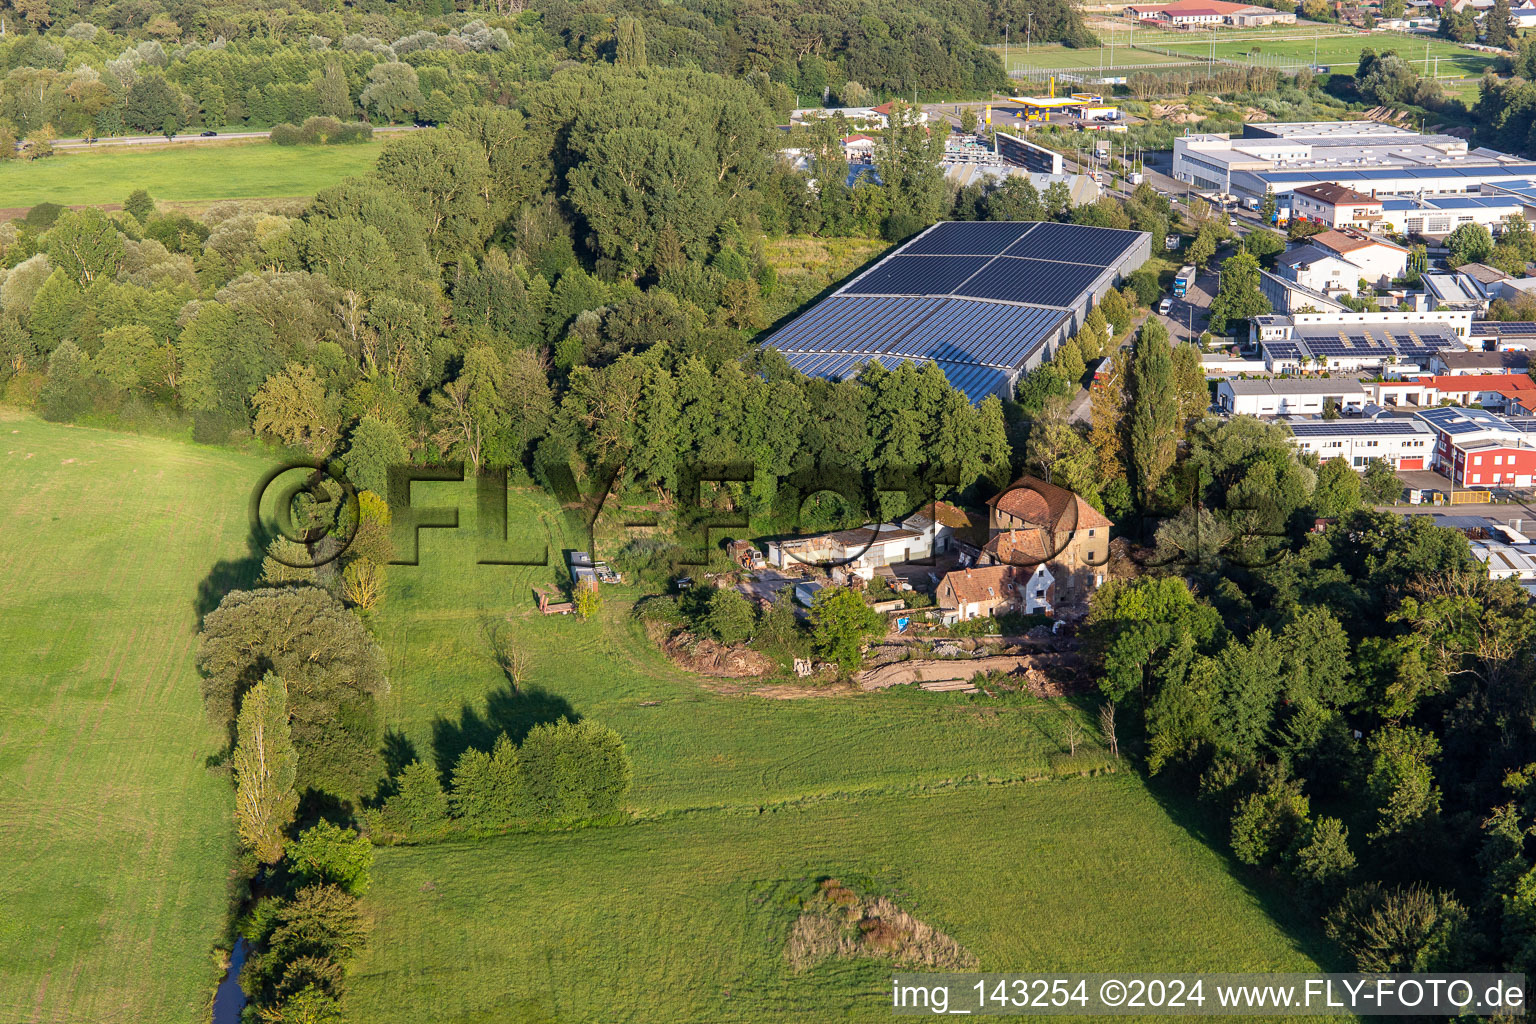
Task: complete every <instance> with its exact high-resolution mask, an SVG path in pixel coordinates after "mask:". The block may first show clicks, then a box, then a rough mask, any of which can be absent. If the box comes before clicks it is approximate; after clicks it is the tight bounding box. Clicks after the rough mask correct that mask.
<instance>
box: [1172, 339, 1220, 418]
mask: <svg viewBox="0 0 1536 1024" xmlns="http://www.w3.org/2000/svg"><path fill="white" fill-rule="evenodd" d="M1173 387H1174V392H1175V394H1177V396H1178V401H1179V423H1180V424H1181V425H1188V424H1189V423H1191V422H1193V421H1194V420H1197V419H1199V418H1200V417H1201V416H1204V415H1205V412H1206V410H1207V409H1209V408H1210V406H1211V392H1210V389H1209V388H1208V387H1207V386H1206V383H1205V367H1204V366H1203V365H1202V364H1201V362H1200V348H1199V346H1197V345H1194V344H1191V343H1188V342H1186V343H1185V344H1182V345H1175V346H1174V347H1173Z"/></svg>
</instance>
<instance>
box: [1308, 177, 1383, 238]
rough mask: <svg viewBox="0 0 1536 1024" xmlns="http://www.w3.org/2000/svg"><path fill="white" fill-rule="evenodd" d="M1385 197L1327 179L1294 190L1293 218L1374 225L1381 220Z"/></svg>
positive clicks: (1333, 225)
mask: <svg viewBox="0 0 1536 1024" xmlns="http://www.w3.org/2000/svg"><path fill="white" fill-rule="evenodd" d="M1381 216H1382V211H1381V200H1380V199H1377V198H1376V197H1375V196H1370V195H1366V194H1365V193H1364V192H1356V191H1355V190H1354V189H1352V188H1346V187H1345V186H1343V185H1335V184H1334V183H1333V182H1331V181H1330V182H1323V183H1321V184H1318V185H1301V186H1299V187H1297V188H1295V189H1293V190H1292V192H1291V219H1292V220H1315V221H1317V222H1318V223H1320V224H1326V225H1327V226H1328V227H1330V228H1365V229H1367V230H1369V229H1371V228H1373V227H1375V226H1376V224H1378V223H1379V222H1380V221H1381Z"/></svg>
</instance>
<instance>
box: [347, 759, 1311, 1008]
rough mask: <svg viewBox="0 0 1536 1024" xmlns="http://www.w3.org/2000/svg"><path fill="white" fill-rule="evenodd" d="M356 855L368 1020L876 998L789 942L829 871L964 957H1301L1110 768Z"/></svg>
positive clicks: (359, 990) (1135, 960)
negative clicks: (793, 964)
mask: <svg viewBox="0 0 1536 1024" xmlns="http://www.w3.org/2000/svg"><path fill="white" fill-rule="evenodd" d="M374 873H375V878H376V882H375V885H374V888H373V890H372V891H371V892H370V894H369V896H368V898H367V901H366V902H367V908H368V910H369V911H370V912H371V914H372V915H373V918H374V920H375V928H374V931H373V934H372V936H371V939H370V946H369V948H368V950H366V951H365V952H364V954H363V955H362V957H361V959H360V960H359V961H358V963H357V965H356V966H355V968H354V974H353V977H352V981H351V989H352V994H351V996H349V999H348V1009H349V1011H350V1012H351V1014H352V1016H353V1018H354V1019H358V1020H368V1021H371V1022H375V1024H414V1022H416V1021H421V1020H424V1019H430V1020H432V1021H435V1022H440V1024H450V1022H451V1024H533V1022H545V1021H562V1022H566V1021H569V1022H575V1021H602V1022H612V1021H636V1022H640V1021H667V1022H671V1024H680V1022H692V1021H697V1022H701V1024H705V1022H707V1024H723V1022H731V1021H775V1022H779V1021H804V1022H821V1021H832V1020H861V1021H884V1020H889V1019H890V1018H891V1010H890V1006H889V1001H888V1000H889V986H890V974H891V967H890V964H889V963H888V962H882V961H878V960H857V959H848V960H832V961H829V962H826V963H823V964H820V965H818V966H816V967H814V968H812V969H810V970H806V971H804V972H803V973H798V974H797V973H795V972H794V971H793V970H791V968H790V967H789V965H788V964H787V963H786V960H785V943H786V940H787V938H788V935H789V931H790V928H791V925H792V923H793V920H794V917H795V914H796V910H795V909H794V907H793V905H792V903H791V902H790V898H792V897H793V896H794V895H796V894H803V893H805V892H807V891H809V890H811V889H812V888H813V886H814V884H815V881H816V879H818V878H823V877H828V876H831V877H836V878H838V879H840V880H842V881H844V882H847V883H850V884H855V885H858V886H860V887H862V888H864V889H866V890H876V891H880V892H884V893H887V894H890V895H891V896H892V897H893V898H894V899H895V900H896V901H897V902H898V903H899V905H901V906H902V908H903V909H905V910H907V911H908V912H909V913H911V914H913V915H914V916H916V917H917V918H919V919H920V920H923V921H925V922H927V923H929V924H931V925H933V926H935V927H938V928H941V929H942V930H944V931H946V932H948V933H949V934H950V935H952V936H953V937H954V938H955V939H956V940H958V941H959V942H960V943H961V944H962V945H964V946H965V947H966V948H968V949H969V950H971V951H972V952H973V953H975V954H977V956H978V957H979V959H980V969H981V970H984V971H1018V972H1047V971H1085V972H1086V971H1103V972H1109V971H1150V970H1162V971H1175V970H1184V971H1218V970H1233V969H1238V968H1241V969H1247V970H1259V971H1304V970H1315V969H1317V968H1316V966H1315V961H1314V960H1313V959H1312V958H1311V957H1310V956H1309V955H1308V953H1307V952H1306V951H1305V950H1303V949H1300V948H1298V947H1297V945H1296V944H1295V942H1294V941H1293V940H1292V939H1291V938H1289V937H1288V936H1287V935H1286V934H1285V933H1284V932H1283V931H1282V930H1281V929H1280V928H1279V927H1278V926H1277V925H1276V924H1275V923H1274V922H1273V921H1272V920H1271V919H1270V918H1269V916H1268V915H1267V914H1266V912H1265V910H1264V908H1263V907H1261V906H1260V905H1259V904H1258V903H1257V902H1256V901H1255V899H1254V897H1253V896H1252V895H1251V894H1250V893H1249V892H1248V891H1246V890H1245V889H1244V887H1243V886H1242V885H1241V884H1239V883H1238V882H1237V881H1236V880H1234V879H1233V877H1232V876H1231V875H1230V874H1229V873H1228V872H1227V870H1226V867H1225V865H1224V864H1223V862H1222V861H1221V860H1220V858H1218V857H1217V856H1216V855H1214V854H1213V853H1211V852H1210V850H1209V849H1207V848H1206V847H1205V846H1203V845H1201V843H1200V842H1199V841H1197V840H1196V839H1194V838H1192V837H1191V836H1190V835H1189V833H1187V832H1186V831H1184V830H1183V829H1182V828H1180V827H1179V826H1178V825H1177V824H1175V823H1174V822H1172V821H1170V820H1169V818H1168V816H1167V815H1166V814H1164V813H1163V811H1162V809H1161V808H1160V807H1159V806H1158V804H1157V803H1156V802H1155V801H1154V800H1153V799H1152V798H1151V797H1150V796H1149V795H1148V793H1147V792H1146V790H1145V789H1143V788H1142V787H1141V785H1140V784H1139V783H1138V782H1137V780H1136V779H1134V778H1132V777H1128V776H1118V777H1109V778H1092V779H1075V780H1071V781H1061V782H1038V783H1030V784H1025V785H1016V786H965V787H959V788H954V789H948V790H944V791H935V792H929V793H922V794H907V795H876V796H864V797H847V798H842V799H837V800H828V801H820V802H815V803H809V804H805V805H800V806H794V807H782V808H775V809H769V810H765V811H763V812H762V813H758V812H756V811H751V810H742V811H735V812H724V811H720V812H711V813H700V814H690V815H681V816H676V817H672V818H668V819H666V820H662V821H651V822H643V823H640V824H635V825H628V826H624V827H618V828H606V829H591V830H587V831H583V832H575V833H563V834H562V833H556V834H545V835H523V836H508V837H506V838H502V839H496V840H489V841H485V842H481V843H477V844H462V845H461V844H453V845H445V846H437V847H423V848H417V849H410V848H397V849H390V850H384V851H381V852H380V853H379V855H378V858H377V860H376V862H375V872H374ZM1076 1019H1082V1018H1076ZM1115 1019H1117V1020H1123V1019H1125V1018H1115Z"/></svg>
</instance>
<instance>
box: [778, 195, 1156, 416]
mask: <svg viewBox="0 0 1536 1024" xmlns="http://www.w3.org/2000/svg"><path fill="white" fill-rule="evenodd" d="M1146 239H1147V236H1146V234H1145V233H1144V232H1139V231H1121V230H1116V229H1112V228H1095V227H1086V226H1083V225H1076V224H1053V223H1040V222H1034V221H1019V222H1010V221H970V222H952V223H946V224H938V225H935V226H934V227H932V228H929V229H928V230H927V231H924V232H923V233H922V234H920V235H918V236H917V237H916V238H914V239H912V240H911V241H910V242H908V243H906V244H905V245H903V246H901V247H900V248H899V249H897V250H896V251H895V252H894V253H892V254H891V255H889V256H887V257H886V258H884V259H882V260H881V261H880V262H878V263H876V264H875V265H874V266H873V267H870V268H869V269H868V270H866V271H865V272H864V273H863V274H860V275H859V276H858V277H857V278H855V279H854V280H853V281H851V282H849V283H848V284H846V285H844V286H843V287H842V288H840V289H839V290H838V291H837V292H835V293H833V294H832V295H831V296H829V297H827V298H826V299H824V300H822V301H821V302H820V303H818V304H817V305H816V306H814V307H812V308H811V309H810V310H808V311H806V312H805V313H804V314H803V315H801V316H799V317H797V318H795V319H794V320H792V321H790V322H789V323H788V324H786V325H785V326H784V327H782V328H781V329H779V330H778V331H776V332H775V333H774V334H773V335H772V336H771V337H770V338H769V339H768V340H767V341H766V342H764V344H765V346H772V347H774V348H777V349H779V350H780V351H782V352H783V353H784V355H785V357H786V358H787V359H788V360H789V362H790V365H792V366H794V367H795V368H797V369H799V370H801V371H802V372H804V373H810V374H816V375H819V376H824V377H832V378H844V377H848V376H851V375H852V374H854V373H856V372H857V369H858V367H859V366H861V365H863V364H864V363H867V362H870V361H879V362H880V363H881V364H882V365H886V366H893V365H895V364H897V363H899V362H900V361H902V360H904V359H905V360H911V361H914V362H930V361H931V362H934V363H937V364H938V365H939V366H940V367H941V368H942V369H943V370H944V373H945V375H946V376H947V377H948V378H949V380H950V382H951V383H953V384H954V385H955V386H956V387H957V388H959V389H960V390H961V391H964V392H965V393H966V394H967V395H968V396H969V397H970V398H971V399H972V401H977V400H979V399H981V398H982V397H984V396H985V395H987V394H992V393H994V392H997V391H1000V390H1002V389H1003V388H1004V386H1005V385H1006V383H1007V382H1008V381H1009V380H1010V379H1011V378H1012V375H1013V374H1014V373H1015V372H1016V371H1017V370H1019V369H1020V368H1021V367H1023V366H1024V365H1025V364H1026V363H1028V362H1029V361H1030V360H1031V359H1032V358H1033V357H1034V356H1035V354H1036V352H1038V351H1039V349H1040V347H1041V346H1042V345H1045V344H1046V343H1047V342H1048V341H1049V340H1050V339H1051V338H1052V337H1054V336H1055V335H1056V334H1057V333H1058V332H1059V331H1060V330H1061V329H1062V325H1063V324H1064V323H1065V322H1066V321H1067V320H1068V319H1069V318H1070V317H1071V316H1072V312H1071V311H1072V310H1073V309H1074V308H1076V307H1078V306H1079V305H1080V303H1081V302H1082V301H1083V298H1084V295H1085V293H1087V292H1089V291H1090V290H1091V289H1093V288H1094V286H1095V285H1097V284H1098V283H1099V282H1100V281H1101V280H1102V279H1105V278H1106V277H1110V276H1112V275H1113V274H1114V272H1115V269H1116V268H1118V266H1119V265H1120V263H1121V262H1122V261H1124V260H1125V259H1126V257H1127V256H1128V255H1129V254H1130V253H1131V252H1132V251H1133V250H1134V248H1135V247H1136V246H1137V245H1146V244H1147V242H1146ZM1004 251H1006V252H1007V253H1008V255H1002V254H1003V253H1004Z"/></svg>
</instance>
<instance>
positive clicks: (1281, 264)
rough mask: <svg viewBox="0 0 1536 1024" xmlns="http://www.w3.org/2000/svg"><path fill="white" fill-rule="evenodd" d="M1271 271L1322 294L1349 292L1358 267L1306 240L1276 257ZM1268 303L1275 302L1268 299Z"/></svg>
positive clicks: (1356, 285)
mask: <svg viewBox="0 0 1536 1024" xmlns="http://www.w3.org/2000/svg"><path fill="white" fill-rule="evenodd" d="M1275 273H1276V274H1278V275H1279V276H1280V277H1282V278H1284V279H1285V280H1287V281H1291V282H1293V283H1295V284H1299V285H1301V286H1302V287H1304V288H1307V289H1309V290H1311V291H1315V292H1322V293H1323V294H1324V295H1333V294H1336V293H1338V292H1343V293H1345V294H1346V295H1353V294H1355V291H1356V289H1358V288H1359V287H1360V277H1361V268H1360V267H1358V266H1356V265H1355V264H1353V263H1351V262H1349V260H1347V259H1345V258H1344V257H1342V256H1340V255H1339V254H1338V253H1336V252H1331V251H1329V250H1327V249H1324V248H1323V247H1322V246H1319V245H1312V244H1311V243H1307V242H1304V243H1302V244H1301V245H1298V246H1295V247H1293V248H1291V249H1289V250H1287V251H1286V252H1284V253H1281V254H1280V255H1279V256H1278V257H1276V258H1275ZM1261 290H1262V289H1261ZM1270 305H1271V306H1276V305H1277V304H1276V303H1275V302H1274V301H1273V300H1271V302H1270Z"/></svg>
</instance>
